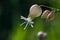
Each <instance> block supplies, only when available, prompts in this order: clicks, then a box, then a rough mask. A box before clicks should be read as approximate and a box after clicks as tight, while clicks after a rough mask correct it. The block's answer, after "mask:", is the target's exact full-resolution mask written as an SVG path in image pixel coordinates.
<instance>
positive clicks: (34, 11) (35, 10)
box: [28, 4, 42, 19]
mask: <svg viewBox="0 0 60 40" xmlns="http://www.w3.org/2000/svg"><path fill="white" fill-rule="evenodd" d="M41 13H42V9H41V7H40V6H39V5H37V4H34V5H32V6H31V8H30V10H29V15H28V18H29V17H30V18H31V19H34V18H35V17H39V16H40V15H41Z"/></svg>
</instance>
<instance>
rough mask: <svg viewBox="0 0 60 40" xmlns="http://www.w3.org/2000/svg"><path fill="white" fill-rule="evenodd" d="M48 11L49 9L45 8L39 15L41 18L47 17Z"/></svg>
mask: <svg viewBox="0 0 60 40" xmlns="http://www.w3.org/2000/svg"><path fill="white" fill-rule="evenodd" d="M49 13H50V11H49V10H45V11H44V12H43V14H42V15H41V18H43V19H46V18H47V15H48V14H49Z"/></svg>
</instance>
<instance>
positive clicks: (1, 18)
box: [0, 0, 60, 40]
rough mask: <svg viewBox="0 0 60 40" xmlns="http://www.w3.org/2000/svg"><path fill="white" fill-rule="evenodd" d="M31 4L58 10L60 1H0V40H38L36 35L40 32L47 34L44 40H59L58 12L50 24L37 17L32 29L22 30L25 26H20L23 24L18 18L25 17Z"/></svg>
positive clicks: (59, 19) (59, 13) (59, 18)
mask: <svg viewBox="0 0 60 40" xmlns="http://www.w3.org/2000/svg"><path fill="white" fill-rule="evenodd" d="M33 4H38V5H47V6H50V7H53V8H58V9H60V0H0V40H39V39H38V38H37V33H38V32H39V31H41V30H42V31H45V32H47V38H46V40H60V11H59V12H56V13H55V14H56V15H55V19H54V20H53V21H52V22H47V23H46V22H45V21H44V20H42V19H41V18H40V17H38V18H36V19H34V20H33V21H34V22H35V23H34V28H31V27H30V26H28V27H27V29H26V30H23V28H24V26H25V25H23V26H20V24H21V23H22V22H24V21H23V20H21V19H20V16H21V15H23V16H24V17H27V16H28V14H29V8H30V7H31V5H33ZM42 9H43V10H44V8H42ZM45 9H46V8H45Z"/></svg>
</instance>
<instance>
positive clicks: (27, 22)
mask: <svg viewBox="0 0 60 40" xmlns="http://www.w3.org/2000/svg"><path fill="white" fill-rule="evenodd" d="M27 26H28V22H27V24H26V26H25V28H24V30H25V29H26V27H27Z"/></svg>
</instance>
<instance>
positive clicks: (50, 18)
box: [47, 11, 54, 21]
mask: <svg viewBox="0 0 60 40" xmlns="http://www.w3.org/2000/svg"><path fill="white" fill-rule="evenodd" d="M53 19H54V12H53V11H51V12H50V13H49V14H48V16H47V20H48V21H52V20H53Z"/></svg>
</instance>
